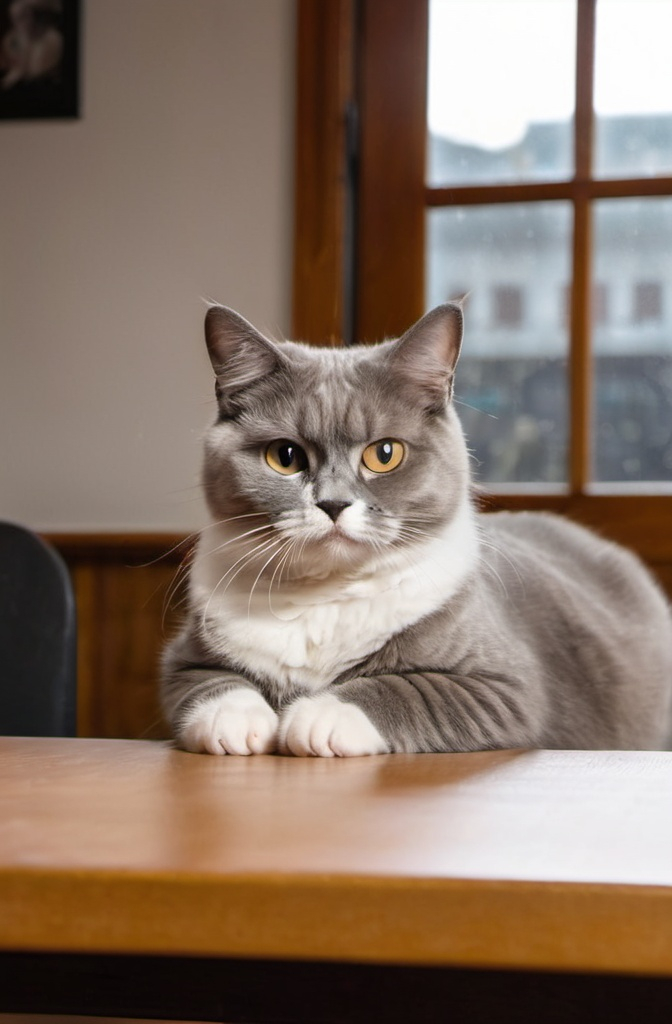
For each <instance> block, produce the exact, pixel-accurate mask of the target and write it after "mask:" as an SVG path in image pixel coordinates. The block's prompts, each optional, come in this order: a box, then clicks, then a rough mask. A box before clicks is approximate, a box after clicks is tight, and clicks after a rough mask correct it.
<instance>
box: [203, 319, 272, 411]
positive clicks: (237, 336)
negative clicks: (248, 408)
mask: <svg viewBox="0 0 672 1024" xmlns="http://www.w3.org/2000/svg"><path fill="white" fill-rule="evenodd" d="M205 342H206V345H207V346H208V354H209V356H210V362H211V363H212V368H213V370H214V371H215V375H216V377H217V382H216V385H215V390H216V393H217V400H218V402H219V408H220V411H221V414H222V416H233V415H235V413H236V412H238V411H239V409H240V403H239V397H240V395H241V393H242V392H243V391H245V389H246V388H247V387H249V385H250V384H252V383H253V382H254V381H258V380H259V379H260V378H262V377H266V376H268V375H269V374H271V373H273V372H274V371H275V370H277V369H278V367H279V366H281V365H282V364H283V363H284V362H285V357H284V355H283V354H282V352H280V350H279V349H278V348H277V346H276V345H274V344H273V342H272V341H269V340H268V338H265V337H264V336H263V334H260V333H259V331H258V330H257V329H256V327H253V326H252V324H251V323H248V321H247V320H245V318H244V317H242V316H240V315H239V314H238V313H236V312H234V310H232V309H229V308H228V307H227V306H211V307H210V309H209V310H208V312H207V313H206V316H205Z"/></svg>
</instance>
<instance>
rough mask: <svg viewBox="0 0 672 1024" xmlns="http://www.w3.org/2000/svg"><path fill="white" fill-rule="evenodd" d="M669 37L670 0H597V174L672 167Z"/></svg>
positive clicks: (671, 35) (662, 170)
mask: <svg viewBox="0 0 672 1024" xmlns="http://www.w3.org/2000/svg"><path fill="white" fill-rule="evenodd" d="M671 39H672V0H598V4H597V23H596V40H595V92H594V102H595V115H596V121H595V167H596V173H597V175H598V176H600V177H614V178H617V177H624V176H626V175H627V176H631V177H638V178H644V177H649V176H651V175H659V174H670V173H672V64H671V63H670V40H671Z"/></svg>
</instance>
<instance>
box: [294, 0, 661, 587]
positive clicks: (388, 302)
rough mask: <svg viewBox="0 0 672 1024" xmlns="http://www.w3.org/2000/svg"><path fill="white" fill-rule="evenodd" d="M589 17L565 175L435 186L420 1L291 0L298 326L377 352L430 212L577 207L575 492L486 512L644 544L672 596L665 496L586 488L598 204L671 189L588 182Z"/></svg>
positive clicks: (581, 31)
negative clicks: (430, 177) (528, 511)
mask: <svg viewBox="0 0 672 1024" xmlns="http://www.w3.org/2000/svg"><path fill="white" fill-rule="evenodd" d="M595 11H596V0H578V15H577V16H578V21H579V24H578V40H579V48H578V52H577V70H576V95H577V102H576V111H575V121H574V141H575V173H574V175H573V176H572V177H571V178H570V179H568V180H564V181H557V182H537V183H529V184H524V185H522V184H502V185H492V186H480V185H478V186H460V187H453V186H451V187H450V188H436V187H428V186H427V185H426V184H425V150H426V124H425V122H426V82H427V58H426V51H427V47H426V39H427V31H428V3H427V0H326V2H325V0H299V4H298V63H297V69H298V74H297V120H296V131H297V147H296V153H297V159H296V191H295V199H296V201H295V260H294V292H293V331H294V337H297V338H302V339H303V340H306V341H310V342H312V343H314V344H325V343H327V344H333V343H334V340H335V339H339V338H345V339H346V340H355V341H361V342H373V341H376V340H379V339H381V338H383V337H392V336H396V335H398V334H400V333H402V332H403V331H404V330H405V329H406V328H407V327H408V326H410V325H411V324H412V323H413V322H414V321H415V320H416V319H417V318H418V317H419V316H420V315H422V312H423V310H424V255H425V218H426V211H427V209H428V208H436V207H441V206H446V205H455V206H464V205H475V204H481V203H485V202H488V203H517V202H522V201H525V202H534V201H549V200H565V201H569V202H571V203H572V205H573V209H574V235H573V243H572V248H573V252H572V263H573V287H572V293H571V317H570V334H571V350H570V387H571V392H570V394H571V397H570V455H569V473H568V485H567V488H566V491H564V492H563V493H553V494H549V493H543V490H542V489H541V488H540V489H539V492H538V493H535V492H534V489H533V488H530V489H527V488H526V489H525V490H524V491H521V493H518V494H501V493H496V494H494V495H492V496H490V497H489V498H488V499H487V504H488V506H489V507H491V508H513V509H516V508H537V509H549V510H553V511H558V512H562V513H565V514H568V515H571V516H573V517H574V518H577V519H579V520H582V521H584V522H586V523H588V524H589V525H593V526H597V527H598V528H600V529H601V530H602V531H603V532H605V533H606V534H609V535H611V536H613V537H615V539H617V540H620V541H621V542H623V543H625V544H628V545H629V546H631V547H633V548H635V549H636V550H638V551H639V552H640V554H642V556H643V557H644V558H645V559H646V560H647V561H648V562H649V563H650V564H651V565H652V566H653V567H654V568H655V569H656V570H657V571H658V572H659V575H660V576H661V578H662V579H663V581H664V583H665V585H666V586H667V587H668V589H669V590H670V592H671V593H672V495H670V494H669V493H651V492H647V490H646V485H643V487H642V488H641V490H642V493H639V492H638V493H636V494H634V493H628V494H625V493H619V492H618V491H617V490H616V488H615V489H614V493H604V490H605V489H604V488H602V487H600V488H596V487H594V486H593V487H591V484H590V482H589V481H590V427H591V423H590V418H591V398H592V385H593V381H592V359H591V345H590V335H591V311H590V290H591V271H592V268H591V266H590V253H591V220H592V217H591V212H592V203H593V201H594V200H596V199H616V198H629V197H641V196H671V195H672V177H658V178H646V179H641V178H629V179H596V178H592V177H591V168H592V155H593V154H592V148H593V71H594V52H595ZM353 111H356V115H357V126H358V148H357V151H356V153H354V154H353V151H352V137H353V132H352V113H353ZM383 169H384V174H383V173H382V170H383ZM353 181H354V182H355V184H356V187H354V188H353ZM353 267H354V272H353ZM598 490H599V493H597V491H598Z"/></svg>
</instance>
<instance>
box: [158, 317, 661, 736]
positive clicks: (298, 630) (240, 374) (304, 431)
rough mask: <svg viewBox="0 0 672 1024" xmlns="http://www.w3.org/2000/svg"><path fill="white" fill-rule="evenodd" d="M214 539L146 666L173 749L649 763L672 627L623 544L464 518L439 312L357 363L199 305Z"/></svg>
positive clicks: (448, 336) (448, 348)
mask: <svg viewBox="0 0 672 1024" xmlns="http://www.w3.org/2000/svg"><path fill="white" fill-rule="evenodd" d="M206 336H207V340H208V347H209V350H210V355H211V358H212V361H213V365H214V366H215V370H216V373H217V389H218V396H219V402H220V414H221V415H220V419H219V421H218V423H217V424H216V425H215V426H214V427H213V428H212V429H211V431H210V433H209V435H208V439H207V442H206V459H205V473H204V482H205V490H206V495H207V497H208V500H209V504H210V508H211V511H212V514H213V524H212V525H211V527H209V528H208V529H206V530H205V531H203V533H202V535H201V538H200V540H199V543H198V546H197V549H196V553H195V557H194V561H193V564H192V567H191V572H190V592H189V600H190V611H189V618H188V621H187V623H186V625H185V628H184V630H183V631H182V633H181V634H180V636H179V637H178V638H177V639H176V640H175V641H174V642H173V643H172V644H171V645H170V647H169V648H168V651H167V653H166V657H165V661H164V667H165V671H164V684H163V702H164V708H165V710H166V713H167V715H168V717H169V719H170V721H171V724H172V726H173V729H174V732H175V735H176V738H177V740H178V742H180V743H181V744H182V745H183V746H185V747H187V748H188V749H191V750H196V751H208V752H210V753H243V754H245V753H257V752H266V751H270V750H274V749H280V750H282V751H284V752H287V753H294V754H317V755H323V756H333V755H334V754H342V755H348V754H369V753H382V752H386V751H450V750H476V749H484V748H497V747H564V748H571V747H579V748H626V747H633V748H654V749H655V748H659V747H662V746H665V745H666V744H667V743H669V740H670V717H671V700H672V617H671V615H670V610H669V607H668V605H667V602H666V601H665V599H664V597H663V595H662V593H661V592H660V591H659V589H658V588H657V587H656V586H655V584H654V583H653V582H652V580H651V579H650V577H649V575H648V573H647V572H646V571H645V570H644V568H643V567H642V566H641V564H640V563H639V562H638V561H637V560H636V559H635V558H634V557H633V556H631V555H630V554H629V553H628V552H626V551H624V550H623V549H621V548H618V547H616V546H615V545H612V544H610V543H608V542H606V541H604V540H602V539H600V538H598V537H596V536H595V535H593V534H592V533H589V532H587V531H585V530H583V529H581V528H580V527H578V526H575V525H574V524H571V523H568V522H566V521H564V520H561V519H559V518H557V517H554V516H549V515H543V514H539V515H535V514H532V513H518V514H504V513H500V514H490V515H478V514H477V513H476V512H475V511H474V509H473V506H472V502H471V498H470V493H471V491H470V478H469V470H468V459H467V452H466V447H465V444H464V440H463V437H462V433H461V429H460V426H459V422H458V420H457V417H456V416H455V413H454V411H453V409H452V405H451V403H450V395H451V392H452V380H453V373H454V367H455V363H456V360H457V355H458V352H459V345H460V340H461V313H460V310H459V309H458V308H457V307H455V306H446V307H440V308H439V309H438V310H435V311H433V312H432V313H430V314H428V315H427V317H425V318H423V320H422V321H420V322H419V323H418V324H417V325H416V326H415V327H414V328H412V329H411V331H409V332H408V333H407V334H406V335H404V337H403V338H402V339H400V340H399V341H398V342H386V343H384V344H383V345H380V346H377V347H375V348H368V349H367V348H354V349H345V350H316V349H308V348H306V347H303V346H298V345H294V344H292V343H284V344H282V345H277V346H276V345H274V344H273V343H270V342H268V341H266V340H265V339H263V338H262V337H261V336H259V335H258V334H257V333H256V332H255V331H254V329H253V328H252V327H250V325H248V324H246V322H245V321H243V320H242V319H241V318H239V317H237V315H236V314H234V313H232V312H230V311H227V310H223V309H221V308H219V307H214V308H213V309H212V310H211V311H210V312H209V314H208V319H207V326H206Z"/></svg>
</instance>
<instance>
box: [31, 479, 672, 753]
mask: <svg viewBox="0 0 672 1024" xmlns="http://www.w3.org/2000/svg"><path fill="white" fill-rule="evenodd" d="M481 505H482V507H483V508H484V509H486V510H488V511H496V510H498V509H511V510H513V511H516V510H523V509H536V510H550V511H554V512H558V513H560V514H564V515H567V516H569V517H570V518H573V519H576V520H577V521H578V522H583V523H585V524H586V525H588V526H591V527H593V528H595V529H597V530H598V531H599V532H600V533H601V534H603V535H604V536H606V537H610V538H611V539H613V540H616V541H619V542H620V543H622V544H625V545H626V546H627V547H629V548H631V549H632V550H634V551H636V552H637V553H639V554H640V555H641V557H642V558H643V559H644V561H645V562H646V563H647V565H648V566H649V568H650V569H651V570H652V571H653V573H654V575H655V576H656V577H657V578H658V580H659V581H660V583H661V584H662V586H663V587H664V588H665V590H666V591H667V593H668V595H669V596H670V598H671V599H672V496H668V497H664V496H655V495H648V496H647V495H639V496H636V495H627V496H626V495H603V496H592V497H588V496H585V495H569V494H567V495H549V494H547V495H533V494H527V495H503V494H500V495H496V496H492V495H491V496H482V497H481ZM49 539H50V540H51V541H52V542H55V543H56V545H57V546H58V548H59V550H60V551H61V553H62V554H63V556H64V557H65V559H66V561H67V563H68V566H69V568H70V572H71V575H72V579H73V582H74V586H75V593H76V599H77V611H78V620H79V621H78V673H79V696H78V732H79V735H80V736H99V737H103V738H104V737H108V738H129V739H135V738H142V737H144V738H155V739H161V738H166V737H168V735H169V729H168V726H167V724H166V723H165V722H163V720H162V718H161V713H160V709H159V701H158V685H159V672H158V667H159V657H160V652H161V648H162V646H163V643H164V641H165V639H166V638H167V637H168V636H170V635H172V633H173V631H174V630H175V629H176V627H177V624H178V622H179V618H180V614H181V607H180V600H181V598H182V596H183V593H184V591H183V589H182V588H181V587H180V586H179V581H180V579H183V574H182V572H181V569H180V566H181V563H182V562H183V561H184V560H185V559H187V558H188V552H189V544H190V541H189V540H188V539H187V538H184V537H180V536H175V535H172V534H170V535H168V534H158V535H142V534H141V535H136V536H133V535H128V536H124V535H121V536H117V535H113V534H110V535H62V536H56V535H50V536H49ZM185 565H186V562H185ZM176 585H177V590H176V591H175V593H174V594H173V589H174V587H175V586H176ZM171 595H172V596H171Z"/></svg>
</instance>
